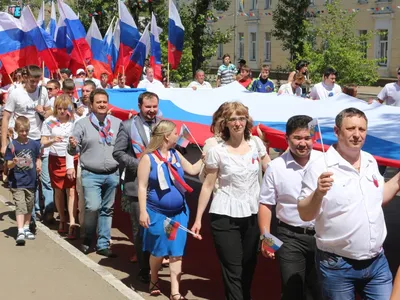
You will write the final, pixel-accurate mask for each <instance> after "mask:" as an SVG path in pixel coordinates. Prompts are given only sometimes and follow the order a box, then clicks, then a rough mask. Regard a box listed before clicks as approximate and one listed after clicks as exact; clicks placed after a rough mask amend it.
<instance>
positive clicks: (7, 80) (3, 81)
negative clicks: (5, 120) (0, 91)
mask: <svg viewBox="0 0 400 300" xmlns="http://www.w3.org/2000/svg"><path fill="white" fill-rule="evenodd" d="M0 74H1V75H2V78H1V83H0V87H3V86H6V85H8V84H10V83H12V82H11V78H10V76H8V74H7V71H6V69H5V68H4V65H3V63H2V62H1V60H0ZM3 100H4V99H3Z"/></svg>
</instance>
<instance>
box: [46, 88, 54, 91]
mask: <svg viewBox="0 0 400 300" xmlns="http://www.w3.org/2000/svg"><path fill="white" fill-rule="evenodd" d="M46 89H47V90H48V91H49V92H51V91H52V90H54V88H48V87H47V88H46Z"/></svg>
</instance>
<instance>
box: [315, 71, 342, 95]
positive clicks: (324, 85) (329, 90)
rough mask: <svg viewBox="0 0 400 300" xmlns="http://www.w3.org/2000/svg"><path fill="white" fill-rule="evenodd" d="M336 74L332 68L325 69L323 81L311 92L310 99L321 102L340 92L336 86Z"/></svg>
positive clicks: (338, 86) (340, 89) (339, 88)
mask: <svg viewBox="0 0 400 300" xmlns="http://www.w3.org/2000/svg"><path fill="white" fill-rule="evenodd" d="M336 76H337V72H336V70H335V69H333V68H327V69H326V70H325V72H324V81H322V82H320V83H317V84H316V85H314V87H313V88H312V90H311V93H310V98H311V99H313V100H323V99H326V98H330V97H333V96H335V95H337V94H340V93H341V92H342V88H341V87H340V85H338V84H336V83H335V82H336Z"/></svg>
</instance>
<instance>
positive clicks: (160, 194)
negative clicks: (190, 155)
mask: <svg viewBox="0 0 400 300" xmlns="http://www.w3.org/2000/svg"><path fill="white" fill-rule="evenodd" d="M170 154H171V155H170V159H169V161H171V160H172V157H173V156H175V159H176V163H174V164H172V165H173V166H174V167H175V168H176V170H177V171H178V174H179V176H181V178H183V176H184V171H183V169H182V166H181V164H180V159H179V156H178V154H177V153H176V150H175V149H172V150H171V151H170ZM148 155H149V156H150V162H151V171H150V176H149V187H148V194H147V206H148V207H149V208H150V209H152V210H154V211H156V212H158V213H162V214H165V215H175V214H178V213H180V212H181V211H182V210H183V209H184V207H185V197H184V195H182V194H181V192H179V190H178V189H177V188H176V187H175V185H174V184H173V183H172V180H171V177H170V174H169V171H168V166H167V165H166V164H165V163H162V164H161V167H162V168H163V171H164V176H165V179H166V181H167V183H168V186H169V188H168V189H166V190H161V189H160V183H159V181H158V174H157V166H158V164H157V163H156V161H155V160H154V157H153V155H152V154H148Z"/></svg>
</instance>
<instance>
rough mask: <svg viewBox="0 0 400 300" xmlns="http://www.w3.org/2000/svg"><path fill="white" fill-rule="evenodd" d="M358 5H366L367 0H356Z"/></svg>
mask: <svg viewBox="0 0 400 300" xmlns="http://www.w3.org/2000/svg"><path fill="white" fill-rule="evenodd" d="M358 3H360V4H366V3H368V0H358Z"/></svg>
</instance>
